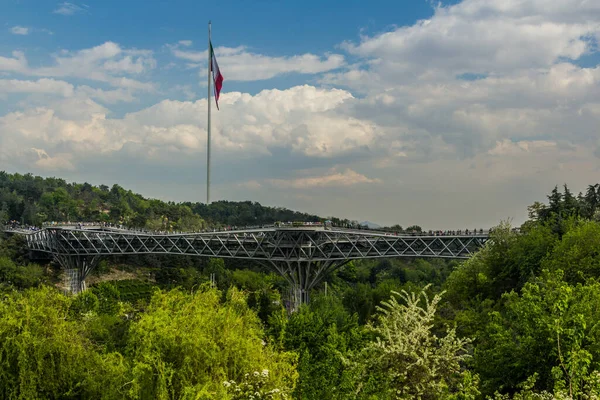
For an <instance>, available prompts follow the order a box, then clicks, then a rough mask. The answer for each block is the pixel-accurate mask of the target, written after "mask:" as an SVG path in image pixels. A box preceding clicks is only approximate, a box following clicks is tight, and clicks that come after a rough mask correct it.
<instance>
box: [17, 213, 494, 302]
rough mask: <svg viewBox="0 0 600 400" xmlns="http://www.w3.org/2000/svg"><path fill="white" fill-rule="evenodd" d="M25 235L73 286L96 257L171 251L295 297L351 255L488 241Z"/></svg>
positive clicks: (324, 235)
mask: <svg viewBox="0 0 600 400" xmlns="http://www.w3.org/2000/svg"><path fill="white" fill-rule="evenodd" d="M12 231H13V232H17V233H21V234H24V235H25V237H26V239H27V246H28V248H29V249H30V250H31V251H33V252H41V253H44V254H46V255H47V256H48V257H52V258H54V259H55V260H56V261H57V262H58V263H60V264H61V266H63V267H64V268H67V269H70V270H73V269H75V270H77V271H78V274H77V275H78V278H77V282H76V283H75V285H74V287H73V291H75V292H78V291H80V290H83V289H84V288H85V282H84V281H85V277H86V276H87V275H88V273H89V272H90V271H91V270H92V269H93V268H94V266H95V265H96V264H97V262H98V259H99V258H100V257H105V256H112V255H139V254H171V255H186V256H199V257H220V258H237V259H247V260H252V261H254V262H257V263H260V264H263V265H266V266H268V267H270V268H274V269H275V270H276V271H278V272H279V273H280V274H281V275H282V276H284V277H285V278H286V280H287V281H288V282H289V283H290V285H291V286H292V287H293V288H296V289H297V291H298V293H299V296H300V301H308V292H309V291H310V290H311V289H312V288H314V287H315V285H316V284H318V283H319V282H320V281H321V280H322V279H323V277H324V276H325V275H326V274H327V273H328V272H330V271H332V270H334V269H336V268H339V267H341V266H343V265H344V264H346V263H348V262H349V261H351V260H357V259H366V258H391V257H413V258H415V257H418V258H423V257H432V258H449V259H466V258H469V257H471V256H472V255H473V254H474V253H475V252H477V251H478V250H479V249H480V248H481V247H482V246H483V245H485V243H486V242H487V241H488V238H489V235H488V232H483V231H480V232H469V233H468V234H466V233H460V234H444V235H442V234H418V235H411V234H397V233H391V232H384V231H372V230H362V229H361V230H357V229H346V228H337V227H330V226H323V225H316V224H313V225H301V226H297V225H296V226H291V225H284V226H281V225H280V226H275V225H269V226H262V227H252V228H245V229H236V230H222V231H211V232H188V233H169V232H148V231H143V230H130V229H119V228H113V227H105V226H101V225H93V224H83V225H76V226H54V227H46V228H43V229H41V230H35V231H29V230H26V231H23V230H12Z"/></svg>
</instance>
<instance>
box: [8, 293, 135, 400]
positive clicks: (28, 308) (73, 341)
mask: <svg viewBox="0 0 600 400" xmlns="http://www.w3.org/2000/svg"><path fill="white" fill-rule="evenodd" d="M70 302H71V301H70V299H69V298H68V297H66V296H64V295H62V294H60V293H59V292H58V291H57V290H55V289H52V288H49V287H42V288H40V289H31V290H27V291H25V292H22V293H21V292H13V293H11V294H9V295H6V296H4V297H3V301H2V302H0V354H1V359H2V362H1V363H0V382H2V384H1V385H0V397H1V398H3V399H39V398H55V399H56V398H61V399H95V398H96V399H117V398H123V397H124V395H125V391H124V390H123V388H124V387H126V386H127V385H126V383H127V381H128V372H127V368H126V366H125V364H124V363H123V359H122V357H121V356H120V355H118V354H113V353H110V354H101V353H99V352H98V348H97V347H96V346H95V345H94V343H92V342H91V341H90V339H89V338H88V337H87V336H86V334H85V331H84V328H85V327H84V325H82V324H81V323H79V322H77V321H73V320H71V319H70V312H69V308H70Z"/></svg>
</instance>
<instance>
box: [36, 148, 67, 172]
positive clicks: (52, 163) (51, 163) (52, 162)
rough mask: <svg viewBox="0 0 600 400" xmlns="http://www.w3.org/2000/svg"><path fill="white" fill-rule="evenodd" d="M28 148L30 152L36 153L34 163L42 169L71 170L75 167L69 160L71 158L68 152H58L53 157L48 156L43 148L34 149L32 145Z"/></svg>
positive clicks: (49, 170)
mask: <svg viewBox="0 0 600 400" xmlns="http://www.w3.org/2000/svg"><path fill="white" fill-rule="evenodd" d="M30 150H31V152H32V153H34V154H35V155H37V160H35V161H34V164H35V165H36V166H37V167H38V168H40V169H41V170H43V171H48V172H53V171H62V170H68V171H72V170H74V169H75V167H74V166H73V164H71V162H70V161H69V159H70V158H71V156H70V155H69V154H59V155H56V156H55V157H50V156H49V155H48V153H46V151H45V150H43V149H36V148H34V147H32V148H31V149H30Z"/></svg>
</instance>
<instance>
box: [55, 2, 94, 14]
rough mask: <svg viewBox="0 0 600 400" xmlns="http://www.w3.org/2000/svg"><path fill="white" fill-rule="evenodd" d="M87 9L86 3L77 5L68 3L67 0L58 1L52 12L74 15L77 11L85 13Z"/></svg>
mask: <svg viewBox="0 0 600 400" xmlns="http://www.w3.org/2000/svg"><path fill="white" fill-rule="evenodd" d="M88 9H89V6H88V5H86V4H82V5H78V4H75V3H69V2H67V1H65V2H62V3H59V4H58V6H57V8H56V9H55V10H54V11H53V12H54V14H60V15H65V16H70V15H75V14H79V13H85V12H87V10H88Z"/></svg>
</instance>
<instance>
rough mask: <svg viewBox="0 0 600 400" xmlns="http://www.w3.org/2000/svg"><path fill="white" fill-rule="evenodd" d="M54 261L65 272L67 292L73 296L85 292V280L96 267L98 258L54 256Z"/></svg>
mask: <svg viewBox="0 0 600 400" xmlns="http://www.w3.org/2000/svg"><path fill="white" fill-rule="evenodd" d="M54 260H55V261H56V262H57V263H58V264H59V265H60V266H61V267H62V268H63V269H64V270H65V275H66V280H65V281H66V282H65V283H66V285H65V286H66V287H67V290H68V291H70V292H71V293H73V294H77V293H81V292H83V291H84V290H86V284H85V278H87V276H88V275H89V273H90V272H92V270H93V269H94V268H95V267H96V266H97V265H98V262H99V261H100V257H98V256H65V255H55V256H54Z"/></svg>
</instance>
